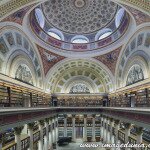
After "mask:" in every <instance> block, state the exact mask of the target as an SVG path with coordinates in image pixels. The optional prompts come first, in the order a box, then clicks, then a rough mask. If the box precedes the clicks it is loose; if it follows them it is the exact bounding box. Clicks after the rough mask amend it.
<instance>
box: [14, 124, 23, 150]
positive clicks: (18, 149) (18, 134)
mask: <svg viewBox="0 0 150 150" xmlns="http://www.w3.org/2000/svg"><path fill="white" fill-rule="evenodd" d="M22 129H23V127H16V128H14V130H15V142H16V143H17V147H16V150H21V132H22Z"/></svg>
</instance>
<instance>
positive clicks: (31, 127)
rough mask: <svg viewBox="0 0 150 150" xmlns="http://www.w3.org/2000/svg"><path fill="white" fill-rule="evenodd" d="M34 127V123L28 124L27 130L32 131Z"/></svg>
mask: <svg viewBox="0 0 150 150" xmlns="http://www.w3.org/2000/svg"><path fill="white" fill-rule="evenodd" d="M34 125H35V122H31V123H28V129H30V130H32V129H33V127H34Z"/></svg>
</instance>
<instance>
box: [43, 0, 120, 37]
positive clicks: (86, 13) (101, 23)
mask: <svg viewBox="0 0 150 150" xmlns="http://www.w3.org/2000/svg"><path fill="white" fill-rule="evenodd" d="M42 8H43V12H44V15H45V16H46V18H47V20H48V21H49V23H50V24H51V25H53V26H55V27H56V28H58V29H59V30H61V31H64V32H69V33H73V34H74V33H76V34H83V33H91V32H95V31H97V30H100V29H101V28H103V27H105V26H106V25H107V24H109V23H110V22H111V21H112V20H113V18H114V17H115V14H116V11H117V8H118V5H117V4H115V3H114V2H111V1H109V0H108V1H106V0H71V1H70V0H49V1H47V2H45V3H43V4H42Z"/></svg>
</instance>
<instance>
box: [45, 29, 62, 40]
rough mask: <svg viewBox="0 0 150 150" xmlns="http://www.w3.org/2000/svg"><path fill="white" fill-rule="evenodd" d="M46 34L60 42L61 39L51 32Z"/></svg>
mask: <svg viewBox="0 0 150 150" xmlns="http://www.w3.org/2000/svg"><path fill="white" fill-rule="evenodd" d="M48 34H49V35H50V36H52V37H53V38H55V39H57V40H61V37H60V36H59V35H58V34H56V33H54V32H52V31H49V32H48Z"/></svg>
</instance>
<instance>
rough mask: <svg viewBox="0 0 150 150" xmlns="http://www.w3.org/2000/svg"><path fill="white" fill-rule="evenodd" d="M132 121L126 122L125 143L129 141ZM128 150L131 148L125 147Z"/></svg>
mask: <svg viewBox="0 0 150 150" xmlns="http://www.w3.org/2000/svg"><path fill="white" fill-rule="evenodd" d="M130 128H131V124H130V123H125V144H126V143H128V142H129V136H130ZM125 149H126V150H130V148H125Z"/></svg>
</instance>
